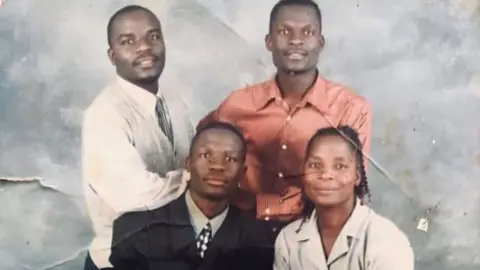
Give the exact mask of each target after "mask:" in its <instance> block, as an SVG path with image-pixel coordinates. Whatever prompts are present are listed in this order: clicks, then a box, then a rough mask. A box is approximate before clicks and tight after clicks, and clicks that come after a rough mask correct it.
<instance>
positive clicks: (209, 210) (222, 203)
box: [190, 191, 228, 219]
mask: <svg viewBox="0 0 480 270" xmlns="http://www.w3.org/2000/svg"><path fill="white" fill-rule="evenodd" d="M190 194H191V196H192V200H193V201H194V202H195V204H196V205H197V207H198V209H200V211H202V213H203V214H204V215H205V216H206V217H207V218H209V219H212V218H214V217H216V216H218V215H220V214H221V213H222V212H223V211H224V210H225V209H226V208H227V206H228V201H227V200H211V199H208V198H204V197H203V198H202V197H200V196H199V195H198V194H197V193H195V192H192V191H190Z"/></svg>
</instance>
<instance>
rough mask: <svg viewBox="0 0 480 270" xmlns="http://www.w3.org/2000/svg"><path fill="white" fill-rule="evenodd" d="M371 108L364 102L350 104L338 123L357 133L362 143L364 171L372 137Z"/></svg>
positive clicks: (368, 157)
mask: <svg viewBox="0 0 480 270" xmlns="http://www.w3.org/2000/svg"><path fill="white" fill-rule="evenodd" d="M372 118H373V117H372V108H371V106H370V104H369V103H368V102H366V101H364V102H357V103H352V104H351V105H350V106H349V108H348V109H347V110H346V111H345V114H344V115H343V117H342V120H341V121H340V123H341V125H348V126H350V127H351V128H353V129H355V130H356V131H357V132H358V135H359V139H360V142H361V143H362V152H363V155H364V157H365V169H367V168H368V161H369V159H370V145H371V137H372Z"/></svg>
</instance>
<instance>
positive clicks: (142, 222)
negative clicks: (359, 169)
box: [112, 206, 167, 245]
mask: <svg viewBox="0 0 480 270" xmlns="http://www.w3.org/2000/svg"><path fill="white" fill-rule="evenodd" d="M166 212H167V211H166V206H164V207H160V208H158V209H155V210H145V211H136V212H128V213H124V214H122V215H121V216H120V217H118V218H117V219H116V220H115V221H114V223H113V239H112V242H113V244H114V245H115V244H118V243H120V242H122V241H123V240H125V239H126V238H129V239H137V238H139V237H141V235H143V234H145V232H147V230H148V229H149V228H150V227H151V226H152V225H153V224H155V223H159V220H162V219H166ZM165 223H166V224H167V222H165Z"/></svg>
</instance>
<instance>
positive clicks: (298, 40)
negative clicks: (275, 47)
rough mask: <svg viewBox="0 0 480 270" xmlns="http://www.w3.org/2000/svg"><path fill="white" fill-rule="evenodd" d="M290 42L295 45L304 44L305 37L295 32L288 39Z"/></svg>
mask: <svg viewBox="0 0 480 270" xmlns="http://www.w3.org/2000/svg"><path fill="white" fill-rule="evenodd" d="M288 43H289V44H290V45H294V46H298V45H303V37H302V35H301V34H299V33H293V34H292V35H291V37H290V39H289V40H288Z"/></svg>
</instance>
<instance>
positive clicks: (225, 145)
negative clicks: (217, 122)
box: [193, 128, 242, 151]
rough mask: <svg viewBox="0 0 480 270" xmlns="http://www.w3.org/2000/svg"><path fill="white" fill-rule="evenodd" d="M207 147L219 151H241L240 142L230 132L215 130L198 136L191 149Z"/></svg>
mask: <svg viewBox="0 0 480 270" xmlns="http://www.w3.org/2000/svg"><path fill="white" fill-rule="evenodd" d="M207 146H208V147H210V148H215V149H219V150H228V151H241V149H242V141H241V140H240V138H238V136H237V135H236V134H235V133H233V132H232V131H230V130H226V129H220V128H215V129H209V130H206V131H204V132H203V133H202V134H200V136H199V137H198V139H197V142H196V143H195V145H194V147H193V148H194V150H195V149H198V148H202V147H207Z"/></svg>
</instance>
